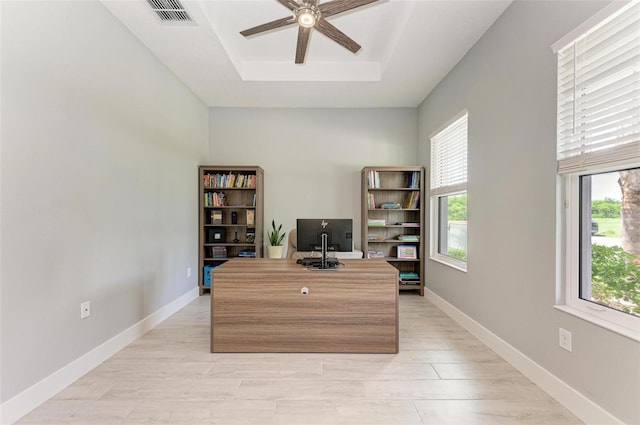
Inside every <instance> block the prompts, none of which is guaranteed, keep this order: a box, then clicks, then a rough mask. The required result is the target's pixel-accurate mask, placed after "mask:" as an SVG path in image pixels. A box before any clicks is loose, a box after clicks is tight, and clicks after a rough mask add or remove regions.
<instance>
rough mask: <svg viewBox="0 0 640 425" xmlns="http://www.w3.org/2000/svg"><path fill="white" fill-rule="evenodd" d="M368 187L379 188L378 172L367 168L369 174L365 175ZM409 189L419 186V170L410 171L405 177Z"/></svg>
mask: <svg viewBox="0 0 640 425" xmlns="http://www.w3.org/2000/svg"><path fill="white" fill-rule="evenodd" d="M367 182H368V185H369V186H368V187H369V188H371V189H380V188H381V185H380V173H378V172H377V171H375V170H369V174H368V175H367ZM406 187H408V188H410V189H414V188H419V187H420V172H419V171H411V172H410V173H409V175H408V177H407V186H406Z"/></svg>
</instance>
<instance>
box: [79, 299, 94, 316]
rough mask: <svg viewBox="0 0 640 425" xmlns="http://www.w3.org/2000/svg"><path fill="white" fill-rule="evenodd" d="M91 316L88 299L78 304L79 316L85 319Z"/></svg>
mask: <svg viewBox="0 0 640 425" xmlns="http://www.w3.org/2000/svg"><path fill="white" fill-rule="evenodd" d="M89 316H91V303H90V302H89V301H87V302H84V303H82V304H80V318H81V319H86V318H87V317H89Z"/></svg>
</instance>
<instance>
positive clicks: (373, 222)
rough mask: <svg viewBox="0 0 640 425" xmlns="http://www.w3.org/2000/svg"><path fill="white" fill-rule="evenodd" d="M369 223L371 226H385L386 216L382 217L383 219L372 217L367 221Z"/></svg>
mask: <svg viewBox="0 0 640 425" xmlns="http://www.w3.org/2000/svg"><path fill="white" fill-rule="evenodd" d="M367 224H368V225H369V226H384V225H386V221H385V219H384V218H382V219H377V218H370V219H369V220H368V221H367Z"/></svg>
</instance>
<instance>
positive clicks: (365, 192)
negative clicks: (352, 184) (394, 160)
mask: <svg viewBox="0 0 640 425" xmlns="http://www.w3.org/2000/svg"><path fill="white" fill-rule="evenodd" d="M424 172H425V170H424V167H419V166H415V167H364V168H363V169H362V173H361V177H362V180H361V183H362V221H361V222H362V232H361V236H362V241H361V246H362V250H363V251H364V253H365V256H366V257H368V258H379V259H380V260H384V261H387V262H389V263H390V264H391V265H393V266H394V267H396V268H397V269H398V270H399V271H400V274H401V278H400V281H399V289H400V290H402V291H409V290H411V291H417V292H418V293H419V294H420V295H421V296H424V255H425V252H424V249H423V247H424V244H423V241H424V236H425V235H424V233H425V223H424V215H425V214H424ZM383 205H385V206H390V207H388V208H382V206H383ZM406 236H408V237H414V238H417V239H418V240H401V239H398V237H401V238H402V237H406ZM403 245H406V246H409V247H415V253H416V254H417V258H415V259H414V258H398V254H399V252H398V251H400V250H402V254H404V249H405V247H402V246H403ZM409 249H412V250H413V248H409ZM412 256H413V255H412ZM402 275H405V276H406V275H409V276H411V277H410V278H403V276H402Z"/></svg>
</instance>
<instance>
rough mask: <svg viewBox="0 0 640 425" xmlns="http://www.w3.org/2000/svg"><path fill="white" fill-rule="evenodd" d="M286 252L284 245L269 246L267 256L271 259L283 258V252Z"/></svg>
mask: <svg viewBox="0 0 640 425" xmlns="http://www.w3.org/2000/svg"><path fill="white" fill-rule="evenodd" d="M283 251H284V246H283V245H278V246H271V245H269V246H267V256H268V257H269V258H282V252H283Z"/></svg>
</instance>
